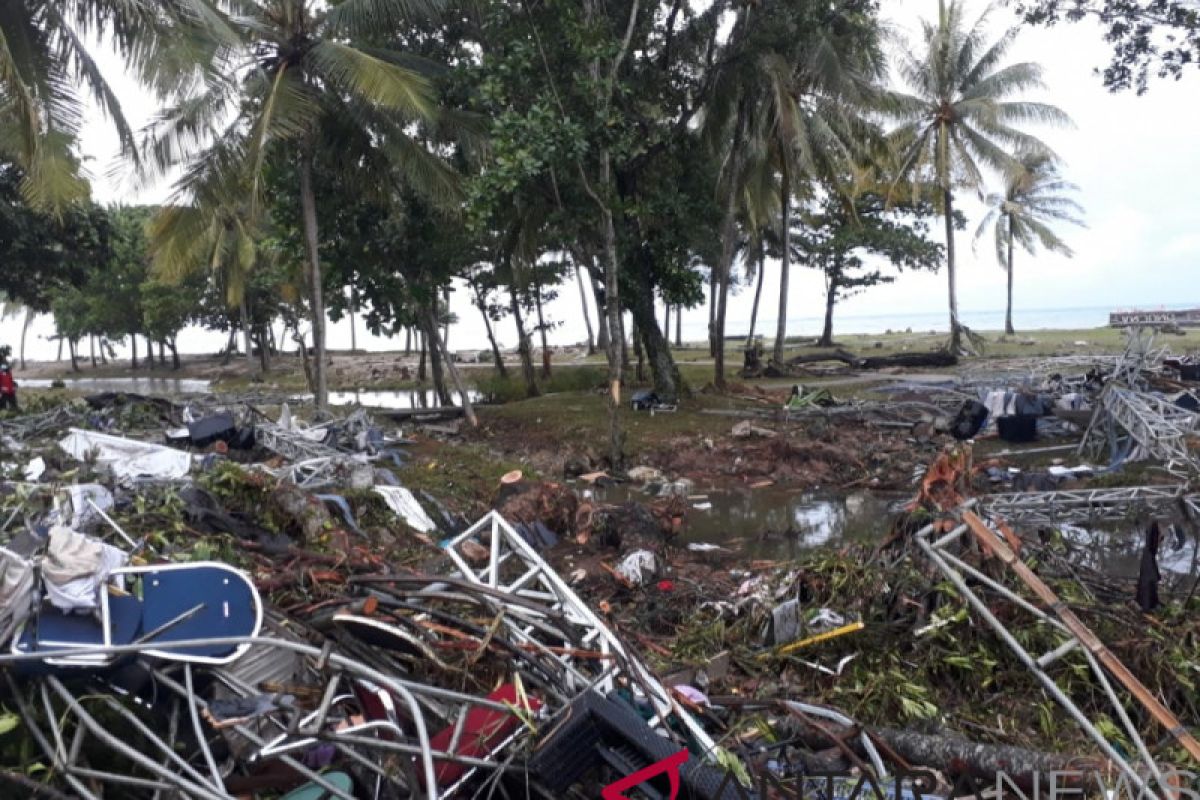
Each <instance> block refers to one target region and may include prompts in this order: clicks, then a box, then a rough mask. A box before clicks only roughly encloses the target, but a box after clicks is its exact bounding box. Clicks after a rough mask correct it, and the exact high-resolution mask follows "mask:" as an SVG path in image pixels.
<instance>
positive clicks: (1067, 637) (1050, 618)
mask: <svg viewBox="0 0 1200 800" xmlns="http://www.w3.org/2000/svg"><path fill="white" fill-rule="evenodd" d="M973 504H974V501H971V502H970V503H968V504H967V505H966V506H964V507H963V508H962V509H960V512H961V514H962V517H963V518H964V520H966V519H970V521H971V522H973V523H975V524H976V525H978V526H984V529H985V530H986V531H988V532H990V539H989V544H990V545H991V547H992V549H993V550H994V551H995V550H998V549H1002V550H1003V551H1004V552H1003V553H1002V554H1001V558H1002V559H1003V560H1004V561H1005V562H1006V563H1010V558H1012V559H1015V556H1013V554H1012V553H1011V551H1009V550H1008V549H1007V548H1006V547H1005V545H1004V544H1003V543H1004V541H1005V538H1004V537H1003V536H1002V535H1001V534H1000V533H998V532H996V531H994V530H992V529H991V528H990V527H987V524H986V523H984V522H983V521H982V520H980V519H979V518H978V517H975V516H974V515H973V514H971V512H970V511H969V507H970V506H971V505H973ZM971 529H972V526H971V524H969V523H968V521H963V522H961V523H960V524H957V525H956V527H954V528H953V529H952V530H950V531H949V532H947V533H943V531H945V526H944V525H938V524H931V525H928V526H926V527H925V528H923V529H922V530H921V531H919V532H918V533H917V534H916V536H914V537H913V540H914V541H915V542H916V544H917V546H918V547H919V548H920V549H921V551H922V552H923V553H924V554H925V556H926V557H927V558H928V559H929V561H930V562H931V563H932V564H933V565H934V566H935V567H936V568H937V569H938V570H939V571H940V572H941V573H942V574H943V575H944V576H945V577H946V578H947V579H948V580H949V581H950V582H951V583H952V584H953V585H954V587H955V589H956V590H957V591H958V593H959V595H960V596H961V597H962V598H963V599H964V600H966V601H967V603H968V605H969V606H970V607H971V609H972V610H973V611H974V612H975V614H976V615H977V617H978V618H979V619H981V620H982V621H983V622H984V623H986V624H987V625H988V627H990V628H991V629H992V630H993V631H994V632H995V633H996V635H997V636H999V637H1000V639H1001V641H1003V642H1004V644H1005V645H1006V646H1007V647H1008V649H1009V650H1011V651H1012V652H1013V653H1014V654H1015V655H1016V657H1017V658H1018V659H1019V660H1020V661H1021V663H1022V664H1023V665H1024V666H1025V668H1026V669H1028V670H1029V671H1030V672H1031V673H1032V674H1033V676H1034V678H1036V679H1037V681H1038V682H1039V683H1040V684H1041V685H1042V687H1043V688H1044V689H1045V690H1046V692H1047V693H1048V694H1049V695H1050V696H1051V697H1052V698H1054V700H1055V702H1057V703H1058V705H1059V706H1060V707H1062V709H1063V710H1064V711H1066V712H1067V714H1068V715H1069V716H1070V717H1071V718H1072V719H1073V720H1074V721H1075V722H1076V723H1077V724H1078V725H1079V727H1080V728H1081V729H1082V730H1083V731H1084V733H1086V734H1087V736H1088V737H1089V738H1090V739H1091V740H1092V741H1093V742H1094V743H1095V745H1096V747H1097V748H1098V749H1099V750H1100V752H1101V753H1103V754H1104V755H1105V757H1106V758H1108V759H1109V760H1110V761H1111V763H1112V764H1113V765H1115V766H1116V768H1118V769H1119V770H1120V771H1121V773H1122V774H1123V775H1124V776H1125V777H1126V778H1128V779H1129V780H1130V781H1131V782H1132V784H1133V785H1134V786H1136V787H1137V788H1138V790H1139V792H1138V796H1139V797H1141V796H1147V797H1164V796H1168V795H1166V794H1165V791H1166V790H1167V788H1168V787H1167V783H1166V782H1165V780H1164V777H1163V771H1162V769H1160V767H1159V765H1158V764H1157V763H1156V762H1155V761H1154V758H1153V757H1152V756H1151V755H1150V752H1149V750H1148V748H1147V747H1146V743H1145V741H1144V740H1143V738H1142V736H1141V734H1140V733H1139V732H1138V729H1137V727H1136V726H1135V725H1134V724H1133V722H1132V720H1131V719H1130V717H1129V714H1128V712H1127V711H1126V708H1125V704H1124V702H1123V701H1122V698H1121V696H1119V695H1118V694H1117V691H1116V689H1115V687H1114V686H1113V683H1112V682H1111V681H1110V680H1109V676H1108V673H1107V672H1106V671H1105V669H1104V668H1102V667H1101V664H1100V659H1101V658H1102V657H1103V656H1104V655H1105V654H1106V653H1107V651H1105V649H1104V647H1103V645H1102V644H1100V643H1099V642H1096V641H1094V637H1088V638H1089V641H1088V642H1086V643H1085V642H1084V641H1082V640H1081V638H1080V637H1078V636H1076V634H1075V633H1074V632H1072V630H1071V628H1070V627H1069V626H1068V625H1067V624H1065V622H1064V621H1063V620H1061V619H1059V618H1058V616H1055V615H1051V614H1047V613H1046V612H1045V611H1043V610H1042V609H1040V608H1038V607H1037V606H1035V605H1033V604H1032V603H1030V602H1029V601H1027V600H1025V599H1024V598H1023V597H1021V596H1019V595H1017V594H1016V593H1014V592H1013V591H1012V590H1011V589H1009V588H1008V587H1006V586H1004V585H1003V584H1001V583H999V582H998V581H997V580H996V579H994V578H992V577H991V576H989V575H987V574H986V573H984V572H983V571H981V570H979V569H977V568H976V567H974V566H972V565H971V564H968V563H967V562H966V561H964V560H963V559H962V558H960V557H959V556H958V555H956V554H955V553H954V552H952V548H953V547H954V546H955V545H958V544H960V543H961V540H962V539H963V538H964V534H966V533H967V532H968V531H970V530H971ZM976 536H977V537H978V533H977V534H976ZM980 592H987V593H989V594H992V595H995V596H999V597H1000V598H1003V599H1004V600H1007V601H1008V602H1009V603H1012V604H1013V605H1014V606H1016V607H1017V608H1018V609H1020V610H1023V611H1024V612H1026V613H1027V614H1029V615H1031V616H1032V617H1034V618H1035V619H1036V620H1038V621H1039V622H1041V623H1042V624H1043V625H1045V626H1047V627H1049V628H1050V629H1052V630H1054V631H1055V633H1057V634H1059V636H1060V638H1061V644H1059V645H1058V646H1057V647H1055V648H1053V649H1052V650H1049V651H1047V652H1046V653H1043V654H1041V655H1039V656H1034V655H1033V654H1031V653H1030V652H1029V651H1028V650H1026V649H1025V647H1024V646H1023V645H1022V644H1021V643H1020V642H1019V641H1017V639H1016V637H1015V636H1013V634H1012V632H1011V631H1009V629H1008V627H1006V625H1005V624H1004V623H1003V622H1001V621H1000V619H999V618H997V616H996V615H995V614H994V613H993V612H992V608H993V604H992V603H989V601H988V599H986V598H985V597H982V596H981V595H980ZM993 602H994V601H993ZM1058 605H1061V603H1059V604H1058ZM1075 653H1078V654H1079V655H1081V656H1082V658H1083V659H1084V660H1085V661H1086V663H1087V666H1088V667H1089V668H1090V670H1091V672H1092V676H1093V677H1094V679H1095V680H1096V682H1097V684H1098V685H1099V686H1100V688H1101V690H1102V691H1103V692H1104V694H1105V696H1106V697H1107V699H1108V701H1109V704H1110V705H1111V707H1112V711H1113V714H1112V716H1113V718H1115V719H1116V720H1117V721H1118V722H1119V723H1120V725H1121V727H1122V728H1123V729H1124V732H1125V734H1126V735H1127V736H1128V740H1129V741H1130V742H1131V743H1132V744H1133V748H1132V749H1133V753H1132V754H1131V756H1130V757H1129V758H1128V759H1127V758H1126V757H1125V756H1122V755H1121V754H1120V753H1118V752H1117V751H1116V750H1115V749H1114V748H1113V746H1112V744H1111V743H1110V742H1109V740H1108V738H1106V737H1105V735H1104V734H1103V733H1101V732H1100V731H1099V729H1098V728H1097V727H1096V725H1095V724H1094V723H1093V722H1092V721H1091V720H1090V719H1088V718H1087V716H1086V715H1085V714H1084V713H1083V711H1082V710H1080V708H1079V706H1078V705H1076V704H1075V701H1074V700H1072V699H1071V697H1070V695H1069V694H1068V692H1067V691H1065V690H1064V689H1063V688H1061V687H1060V686H1059V684H1058V681H1057V680H1056V679H1055V677H1054V675H1053V674H1052V673H1051V669H1052V668H1053V666H1054V665H1055V664H1057V663H1058V662H1060V661H1062V660H1063V659H1065V658H1067V657H1068V656H1071V655H1072V654H1075ZM1117 677H1118V678H1119V677H1120V676H1119V675H1118V676H1117ZM1130 677H1132V676H1130ZM1133 680H1134V681H1135V682H1136V678H1134V679H1133ZM1122 683H1124V681H1123V680H1122ZM1126 685H1128V684H1126ZM1135 695H1136V693H1135ZM1131 761H1132V762H1135V763H1136V764H1137V766H1136V767H1135V764H1134V763H1131ZM1154 786H1157V787H1161V790H1160V791H1157V792H1156V791H1155V789H1154V788H1153V787H1154ZM1143 793H1145V794H1143Z"/></svg>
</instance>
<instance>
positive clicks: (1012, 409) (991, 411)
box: [983, 389, 1017, 419]
mask: <svg viewBox="0 0 1200 800" xmlns="http://www.w3.org/2000/svg"><path fill="white" fill-rule="evenodd" d="M983 404H984V405H985V406H987V410H988V417H989V418H990V419H997V418H998V417H1011V416H1012V415H1013V414H1016V413H1017V393H1016V392H1009V391H1005V390H1004V389H993V390H991V391H990V392H988V393H987V395H986V396H985V397H984V399H983Z"/></svg>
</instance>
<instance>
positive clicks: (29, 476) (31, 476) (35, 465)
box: [25, 456, 46, 481]
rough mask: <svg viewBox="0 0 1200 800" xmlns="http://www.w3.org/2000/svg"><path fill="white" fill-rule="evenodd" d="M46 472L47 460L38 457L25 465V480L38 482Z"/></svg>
mask: <svg viewBox="0 0 1200 800" xmlns="http://www.w3.org/2000/svg"><path fill="white" fill-rule="evenodd" d="M45 472H46V459H44V458H42V457H41V456H38V457H37V458H35V459H33V460H32V461H30V462H29V463H28V464H26V465H25V480H27V481H36V480H37V479H38V478H40V477H42V475H43V474H45Z"/></svg>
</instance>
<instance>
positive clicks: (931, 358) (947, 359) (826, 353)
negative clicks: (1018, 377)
mask: <svg viewBox="0 0 1200 800" xmlns="http://www.w3.org/2000/svg"><path fill="white" fill-rule="evenodd" d="M822 361H840V362H842V363H843V364H845V365H847V366H849V367H853V368H854V369H885V368H887V367H953V366H954V365H955V364H957V363H958V356H957V355H955V354H954V353H952V352H950V351H949V350H931V351H929V352H924V353H893V354H892V355H887V356H856V355H855V354H854V353H851V352H850V351H849V350H844V349H842V348H840V347H835V348H833V349H832V350H816V351H813V352H811V353H801V354H800V355H798V356H793V357H792V358H789V359H788V360H787V362H786V363H784V364H783V365H780V364H777V363H775V362H771V365H770V366H769V367H767V374H768V375H769V376H771V377H787V375H788V369H789V368H790V367H800V366H804V365H805V364H819V363H821V362H822Z"/></svg>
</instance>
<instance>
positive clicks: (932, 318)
mask: <svg viewBox="0 0 1200 800" xmlns="http://www.w3.org/2000/svg"><path fill="white" fill-rule="evenodd" d="M1196 307H1200V302H1191V303H1167V304H1163V305H1158V306H1138V308H1139V309H1141V310H1159V309H1176V310H1179V309H1186V308H1196ZM1124 310H1127V309H1124V308H1121V307H1117V306H1083V307H1079V308H1018V309H1014V310H1013V326H1014V327H1015V328H1016V329H1017V330H1026V331H1031V330H1039V329H1052V330H1053V329H1058V330H1075V329H1085V328H1102V327H1105V326H1107V325H1108V315H1109V312H1112V311H1124ZM959 319H960V320H961V321H962V323H963V324H964V325H966V326H967V327H969V328H973V329H975V330H980V331H1002V330H1004V310H1003V309H998V310H993V311H982V310H978V309H960V310H959ZM824 324H825V319H824V317H789V318H788V335H789V336H806V335H809V334H813V335H817V334H819V333H820V332H821V329H822V327H823V326H824ZM706 325H707V322H706V321H699V320H689V319H687V318H686V317H685V318H684V322H683V332H684V338H685V339H692V340H700V339H705V338H707V336H708V329H707V327H706ZM749 327H750V321H749V319H746V320H741V319H739V320H730V322H729V324H728V326H727V329H728V332H729V334H730V335H739V334H745V333H746V332H747V331H748V330H749ZM909 328H911V329H912V330H913V332H914V333H921V332H929V331H947V330H949V328H950V319H949V312H947V311H945V310H941V311H932V312H931V311H922V312H915V313H903V312H901V313H892V314H838V313H837V311H836V310H835V311H834V315H833V331H834V334H835V335H836V334H850V333H885V332H887V331H889V330H890V331H893V332H898V331H904V330H906V329H909ZM774 331H775V318H773V317H769V318H765V319H764V318H763V317H759V321H758V324H757V326H756V332H757V333H765V334H766V335H768V336H770V335H771V334H772V333H773V332H774Z"/></svg>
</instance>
